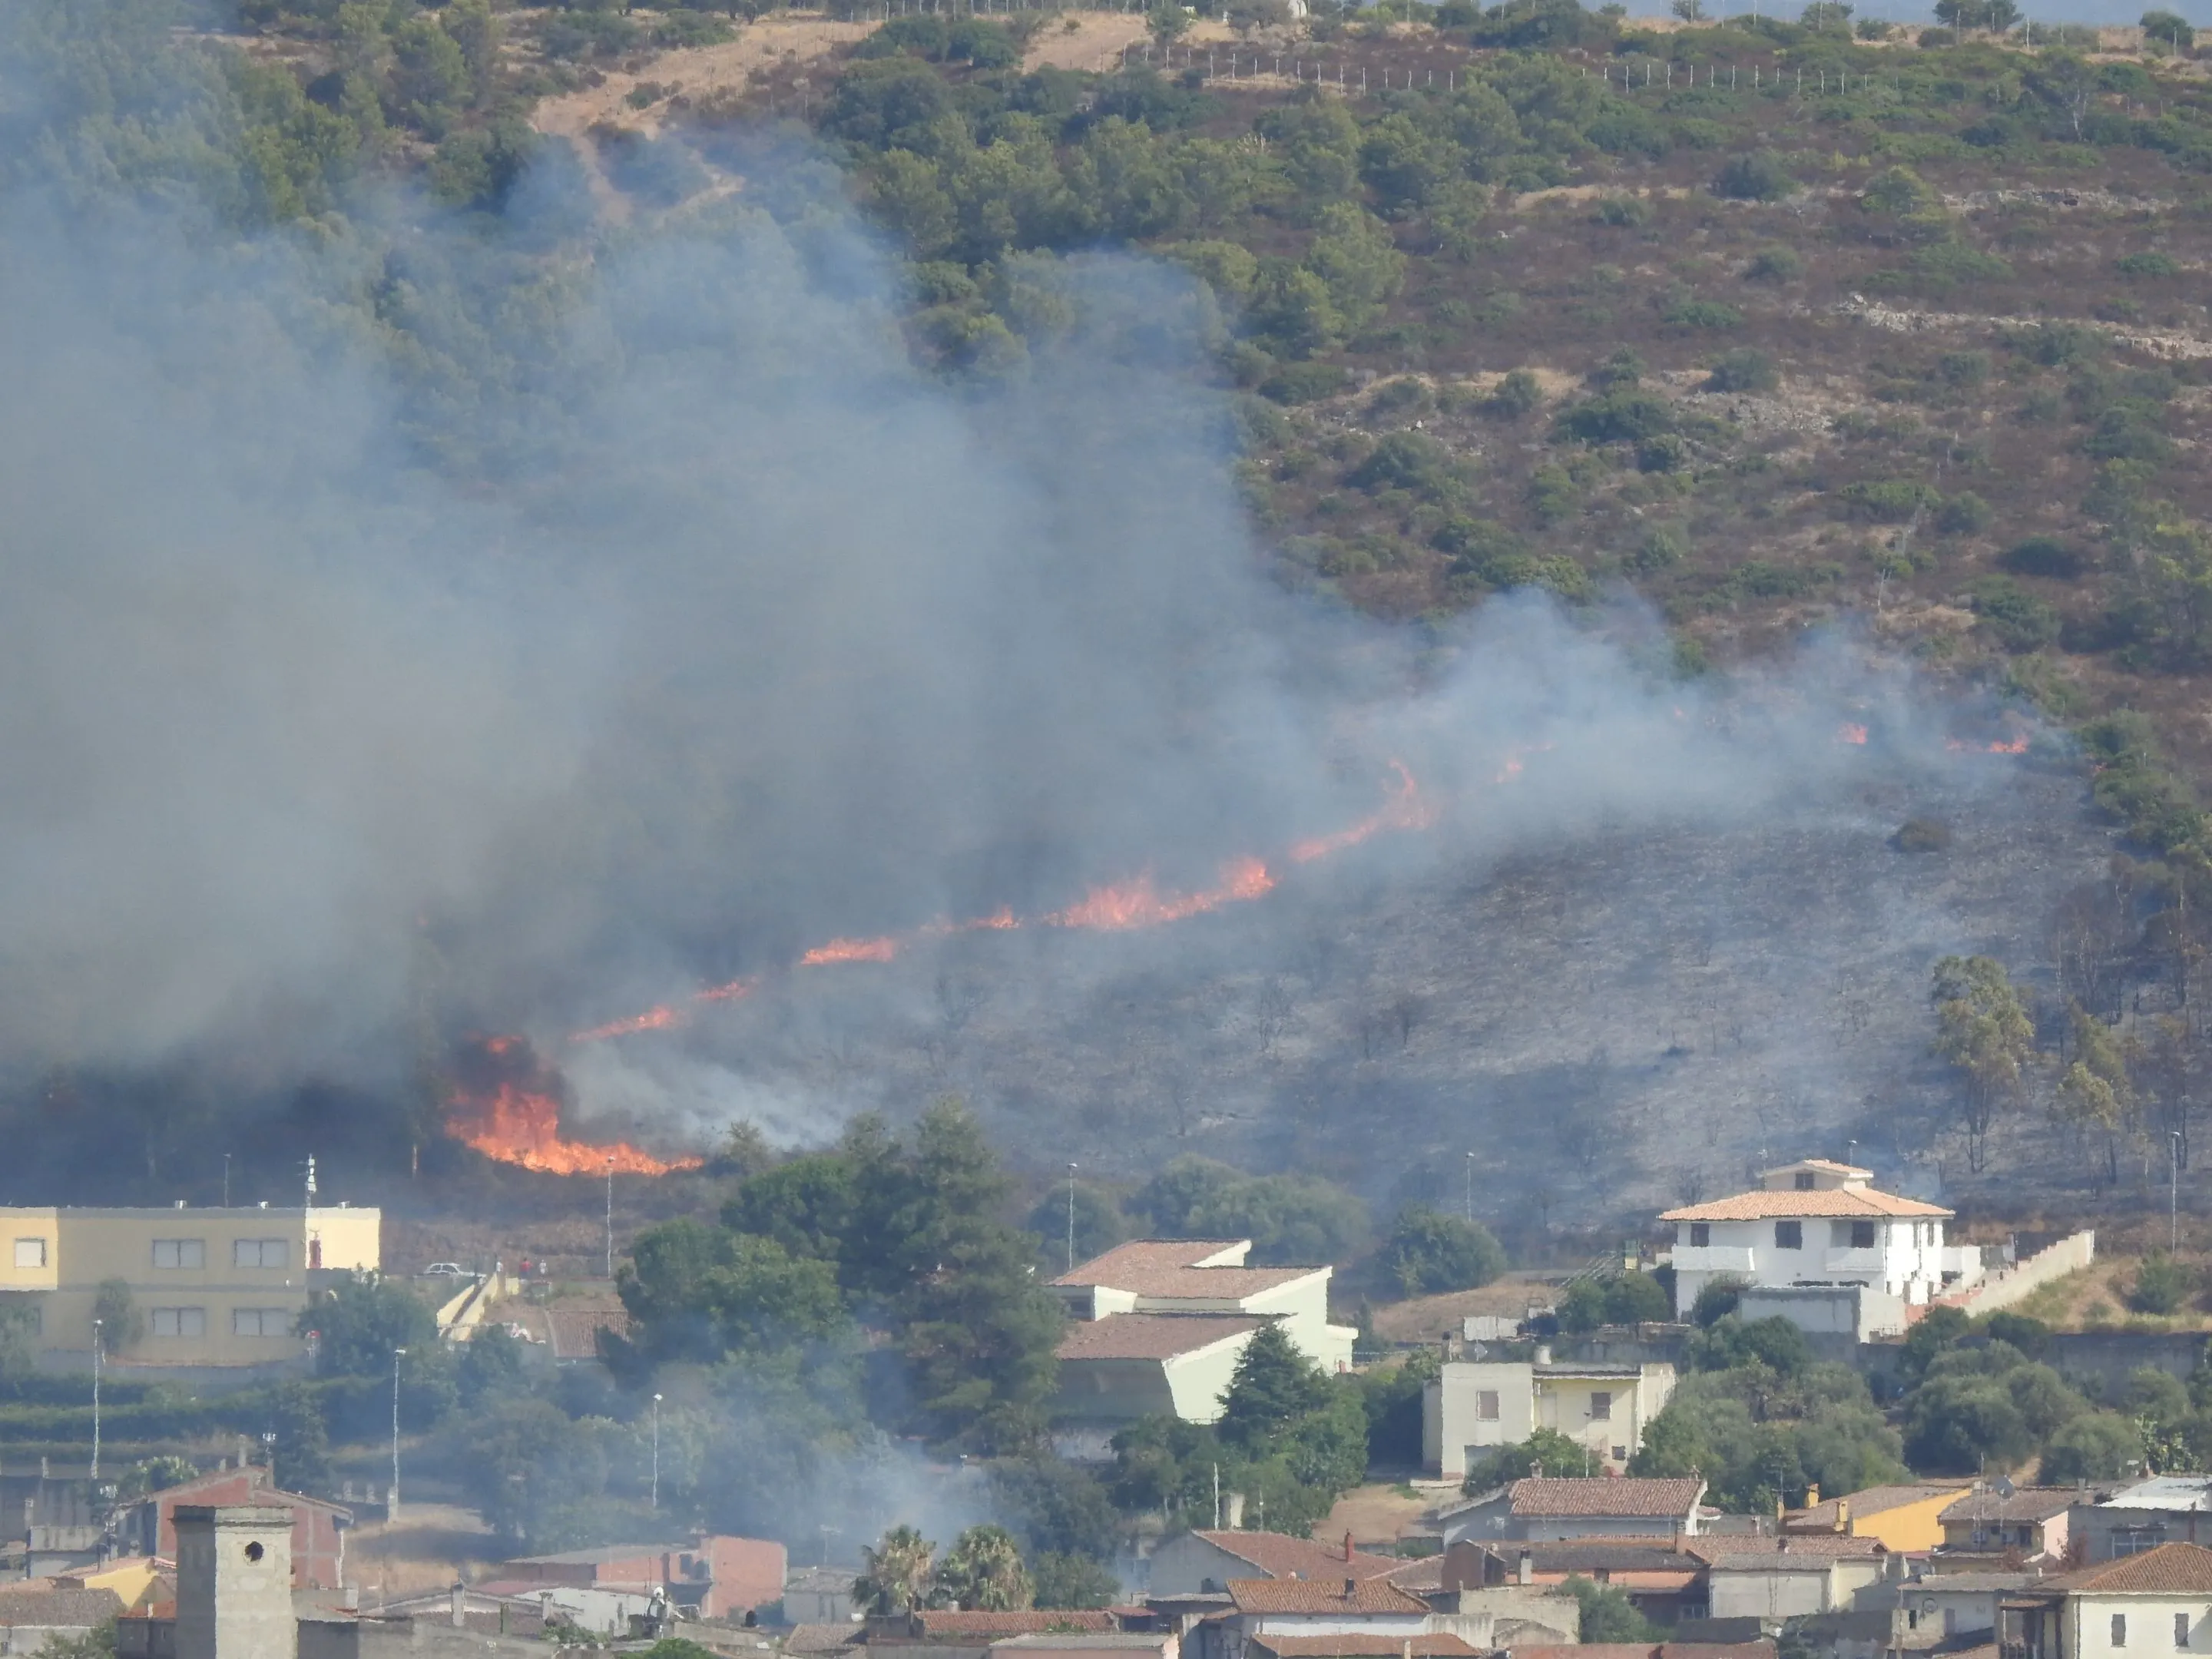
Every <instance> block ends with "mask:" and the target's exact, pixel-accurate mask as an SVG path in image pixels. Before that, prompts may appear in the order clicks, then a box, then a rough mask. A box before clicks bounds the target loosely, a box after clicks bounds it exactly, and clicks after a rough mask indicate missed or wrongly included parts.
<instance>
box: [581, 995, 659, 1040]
mask: <svg viewBox="0 0 2212 1659" xmlns="http://www.w3.org/2000/svg"><path fill="white" fill-rule="evenodd" d="M683 1023H684V1016H683V1015H682V1014H680V1013H678V1012H677V1011H676V1010H675V1009H673V1008H671V1007H670V1006H668V1005H667V1004H666V1003H663V1004H661V1006H659V1007H658V1008H648V1009H647V1010H646V1011H645V1012H643V1013H641V1014H632V1015H631V1016H630V1017H629V1018H628V1019H617V1020H612V1021H610V1022H609V1023H608V1024H605V1025H594V1026H593V1027H592V1029H591V1030H588V1031H572V1032H571V1033H569V1036H568V1041H569V1042H599V1041H601V1040H602V1039H603V1038H605V1037H617V1036H629V1034H630V1033H631V1032H632V1031H665V1030H668V1029H669V1028H670V1027H671V1026H676V1025H681V1024H683Z"/></svg>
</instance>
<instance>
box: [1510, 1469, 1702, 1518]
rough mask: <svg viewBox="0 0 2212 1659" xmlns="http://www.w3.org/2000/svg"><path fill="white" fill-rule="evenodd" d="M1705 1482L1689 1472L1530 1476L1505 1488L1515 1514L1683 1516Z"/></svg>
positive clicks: (1700, 1492) (1688, 1510) (1700, 1493)
mask: <svg viewBox="0 0 2212 1659" xmlns="http://www.w3.org/2000/svg"><path fill="white" fill-rule="evenodd" d="M1508 1491H1509V1492H1510V1495H1511V1498H1512V1501H1513V1513H1514V1514H1516V1515H1624V1516H1626V1515H1634V1516H1671V1515H1687V1514H1688V1513H1689V1512H1690V1510H1691V1508H1692V1506H1693V1505H1694V1504H1696V1503H1697V1501H1698V1499H1699V1498H1701V1497H1703V1496H1704V1495H1705V1482H1704V1481H1703V1480H1699V1479H1698V1478H1697V1477H1696V1476H1694V1475H1692V1476H1688V1477H1686V1478H1684V1479H1682V1480H1632V1479H1630V1478H1628V1477H1626V1476H1619V1475H1613V1476H1599V1477H1595V1478H1592V1479H1589V1480H1554V1479H1552V1478H1551V1477H1549V1476H1531V1477H1530V1478H1529V1479H1528V1480H1516V1481H1515V1482H1514V1483H1513V1485H1512V1486H1510V1488H1508Z"/></svg>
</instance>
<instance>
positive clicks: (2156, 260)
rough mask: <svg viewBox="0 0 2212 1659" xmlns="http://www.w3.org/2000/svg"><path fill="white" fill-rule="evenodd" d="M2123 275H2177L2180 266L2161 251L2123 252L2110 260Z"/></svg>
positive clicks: (2114, 267) (2179, 272)
mask: <svg viewBox="0 0 2212 1659" xmlns="http://www.w3.org/2000/svg"><path fill="white" fill-rule="evenodd" d="M2112 268H2113V269H2114V270H2118V272H2119V273H2120V275H2121V276H2179V275H2180V274H2181V267H2180V266H2179V264H2175V263H2174V262H2173V260H2172V259H2171V258H2168V257H2167V256H2166V255H2165V254H2163V253H2124V254H2122V255H2121V256H2120V257H2119V258H2118V259H2115V260H2114V261H2113V262H2112Z"/></svg>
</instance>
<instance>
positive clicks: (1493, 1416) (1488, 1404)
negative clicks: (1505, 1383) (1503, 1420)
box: [1474, 1389, 1498, 1423]
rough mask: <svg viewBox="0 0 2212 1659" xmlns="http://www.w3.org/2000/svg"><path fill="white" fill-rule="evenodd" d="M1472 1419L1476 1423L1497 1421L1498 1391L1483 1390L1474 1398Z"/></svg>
mask: <svg viewBox="0 0 2212 1659" xmlns="http://www.w3.org/2000/svg"><path fill="white" fill-rule="evenodd" d="M1474 1417H1475V1421H1477V1422H1478V1423H1495V1422H1496V1421H1497V1420H1498V1390H1497V1389H1483V1390H1482V1391H1481V1392H1480V1394H1478V1395H1475V1397H1474Z"/></svg>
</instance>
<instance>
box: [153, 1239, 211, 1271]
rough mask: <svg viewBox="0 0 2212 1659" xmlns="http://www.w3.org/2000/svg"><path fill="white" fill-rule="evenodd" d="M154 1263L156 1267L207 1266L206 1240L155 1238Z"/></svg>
mask: <svg viewBox="0 0 2212 1659" xmlns="http://www.w3.org/2000/svg"><path fill="white" fill-rule="evenodd" d="M154 1265H155V1267H206V1266H207V1240H205V1239H204V1238H157V1239H155V1241H154Z"/></svg>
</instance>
